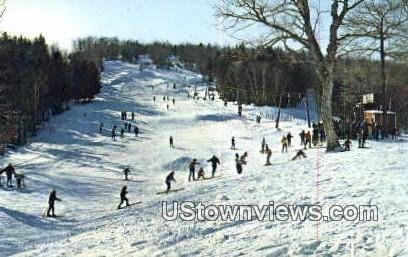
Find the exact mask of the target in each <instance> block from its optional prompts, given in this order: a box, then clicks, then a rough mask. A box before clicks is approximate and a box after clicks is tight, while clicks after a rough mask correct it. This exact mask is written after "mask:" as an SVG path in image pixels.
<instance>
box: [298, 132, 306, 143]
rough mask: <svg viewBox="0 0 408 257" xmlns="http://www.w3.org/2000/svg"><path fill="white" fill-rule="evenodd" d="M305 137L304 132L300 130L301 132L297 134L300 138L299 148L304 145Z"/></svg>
mask: <svg viewBox="0 0 408 257" xmlns="http://www.w3.org/2000/svg"><path fill="white" fill-rule="evenodd" d="M305 135H306V133H305V130H302V132H301V133H300V134H299V136H300V145H301V146H302V145H306V143H305Z"/></svg>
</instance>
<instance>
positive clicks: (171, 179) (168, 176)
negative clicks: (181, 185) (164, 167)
mask: <svg viewBox="0 0 408 257" xmlns="http://www.w3.org/2000/svg"><path fill="white" fill-rule="evenodd" d="M171 181H174V182H176V180H175V179H174V171H172V172H170V174H169V175H167V177H166V181H165V183H166V185H167V191H170V189H171Z"/></svg>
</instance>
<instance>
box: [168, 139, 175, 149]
mask: <svg viewBox="0 0 408 257" xmlns="http://www.w3.org/2000/svg"><path fill="white" fill-rule="evenodd" d="M169 143H170V148H174V140H173V137H172V136H170V138H169Z"/></svg>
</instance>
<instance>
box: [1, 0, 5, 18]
mask: <svg viewBox="0 0 408 257" xmlns="http://www.w3.org/2000/svg"><path fill="white" fill-rule="evenodd" d="M5 11H6V0H0V18H1V17H3V14H4V12H5Z"/></svg>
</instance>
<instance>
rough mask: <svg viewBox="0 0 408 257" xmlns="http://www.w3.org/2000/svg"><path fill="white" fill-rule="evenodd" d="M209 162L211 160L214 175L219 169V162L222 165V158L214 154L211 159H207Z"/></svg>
mask: <svg viewBox="0 0 408 257" xmlns="http://www.w3.org/2000/svg"><path fill="white" fill-rule="evenodd" d="M207 162H211V167H212V177H214V175H215V172H216V171H217V164H219V165H221V162H220V159H218V158H217V157H216V156H215V155H213V157H211V159H209V160H207Z"/></svg>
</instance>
